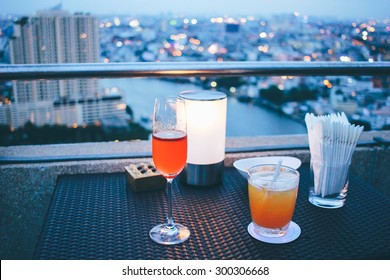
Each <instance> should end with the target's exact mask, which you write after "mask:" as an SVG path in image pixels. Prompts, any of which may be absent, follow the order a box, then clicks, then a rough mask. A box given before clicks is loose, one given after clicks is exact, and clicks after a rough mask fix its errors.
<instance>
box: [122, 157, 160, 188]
mask: <svg viewBox="0 0 390 280" xmlns="http://www.w3.org/2000/svg"><path fill="white" fill-rule="evenodd" d="M125 169H126V180H127V184H128V185H129V186H130V188H131V189H132V190H133V191H134V192H143V191H152V190H161V189H164V188H165V186H166V179H165V178H164V177H163V176H162V175H161V173H160V172H159V171H157V169H156V167H155V166H154V164H153V162H148V163H137V164H130V165H128V166H125Z"/></svg>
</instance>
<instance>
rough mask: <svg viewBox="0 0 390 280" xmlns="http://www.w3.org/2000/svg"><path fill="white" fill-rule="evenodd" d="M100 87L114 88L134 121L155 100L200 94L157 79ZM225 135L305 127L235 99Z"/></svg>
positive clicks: (188, 86) (296, 131) (231, 101)
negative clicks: (130, 112) (121, 97)
mask: <svg viewBox="0 0 390 280" xmlns="http://www.w3.org/2000/svg"><path fill="white" fill-rule="evenodd" d="M101 85H102V86H103V87H110V88H112V87H118V88H119V89H120V91H121V92H122V93H123V95H124V99H125V102H126V104H128V105H130V106H131V108H132V110H133V113H134V117H135V119H136V120H139V119H140V118H142V117H146V118H149V117H150V116H151V115H152V114H153V102H154V98H155V97H159V96H169V95H177V94H178V93H179V92H181V91H186V90H202V88H201V87H199V86H197V85H194V84H189V83H186V84H180V83H172V82H169V81H164V80H159V79H144V78H130V79H105V80H101ZM227 104H228V105H227V106H228V107H227V121H226V135H227V136H228V137H238V136H258V135H283V134H303V133H306V132H307V130H306V127H305V126H304V125H303V124H300V123H298V122H296V121H294V120H292V119H290V118H288V117H286V116H285V115H283V114H280V113H277V112H275V111H273V110H270V109H268V108H263V107H259V106H254V105H253V104H250V103H241V102H239V101H238V100H237V99H235V98H228V103H227Z"/></svg>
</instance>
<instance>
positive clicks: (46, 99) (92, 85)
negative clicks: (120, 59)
mask: <svg viewBox="0 0 390 280" xmlns="http://www.w3.org/2000/svg"><path fill="white" fill-rule="evenodd" d="M99 55H100V46H99V34H98V22H97V18H96V17H95V16H92V15H90V14H81V13H77V14H73V15H71V14H69V13H68V12H66V11H63V10H58V9H54V10H49V11H41V12H38V13H37V14H36V15H35V16H33V17H23V18H21V19H20V20H18V21H17V22H15V25H14V35H13V37H12V39H11V40H10V59H11V64H48V63H50V64H55V63H95V62H99ZM13 93H14V101H13V102H12V104H11V105H10V106H7V108H3V109H7V110H8V111H9V112H8V114H9V115H10V116H9V117H8V118H1V119H4V120H3V121H2V120H1V119H0V123H4V121H5V120H8V121H9V123H8V124H9V125H10V127H11V128H17V127H20V126H23V125H24V124H25V123H26V122H28V121H30V122H32V123H34V124H36V125H38V126H40V125H44V124H66V125H68V126H72V125H73V126H74V125H75V124H77V125H83V124H91V123H94V122H96V121H100V120H101V119H102V118H104V117H108V116H110V117H112V116H113V115H114V116H115V115H116V116H118V117H123V116H124V115H125V113H124V110H123V108H124V107H123V104H122V101H121V98H105V97H103V96H102V92H101V90H100V88H99V81H98V80H96V79H72V80H50V81H48V80H43V81H42V80H39V81H17V82H14V84H13ZM90 104H94V106H92V107H91V106H90ZM118 108H121V109H118ZM0 115H1V114H0Z"/></svg>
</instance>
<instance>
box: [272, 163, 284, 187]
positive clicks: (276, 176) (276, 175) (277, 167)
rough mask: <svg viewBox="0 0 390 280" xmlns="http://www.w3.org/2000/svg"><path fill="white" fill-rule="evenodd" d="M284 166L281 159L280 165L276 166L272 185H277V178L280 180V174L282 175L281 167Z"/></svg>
mask: <svg viewBox="0 0 390 280" xmlns="http://www.w3.org/2000/svg"><path fill="white" fill-rule="evenodd" d="M281 165H282V160H281V159H280V160H279V161H278V164H277V165H276V169H275V173H274V176H273V177H272V185H273V184H274V183H275V181H276V178H278V176H279V173H280V166H281Z"/></svg>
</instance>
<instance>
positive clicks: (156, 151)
mask: <svg viewBox="0 0 390 280" xmlns="http://www.w3.org/2000/svg"><path fill="white" fill-rule="evenodd" d="M152 153H153V162H154V164H155V166H156V169H157V170H158V171H159V172H160V173H161V174H162V175H163V176H164V177H165V178H166V179H167V189H166V191H167V196H168V213H167V217H166V222H165V224H160V225H157V226H155V227H154V228H152V230H151V231H150V233H149V235H150V237H151V238H152V239H153V240H154V241H155V242H157V243H160V244H165V245H173V244H179V243H182V242H184V241H186V240H187V239H188V237H189V236H190V231H189V230H188V228H187V227H185V226H183V225H181V224H177V223H175V222H174V220H173V216H172V182H173V179H174V178H175V177H176V176H177V175H178V174H179V173H180V172H181V171H182V170H183V168H184V166H185V164H186V161H187V122H186V112H185V103H184V100H181V99H179V98H177V97H163V98H156V99H155V102H154V112H153V138H152Z"/></svg>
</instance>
